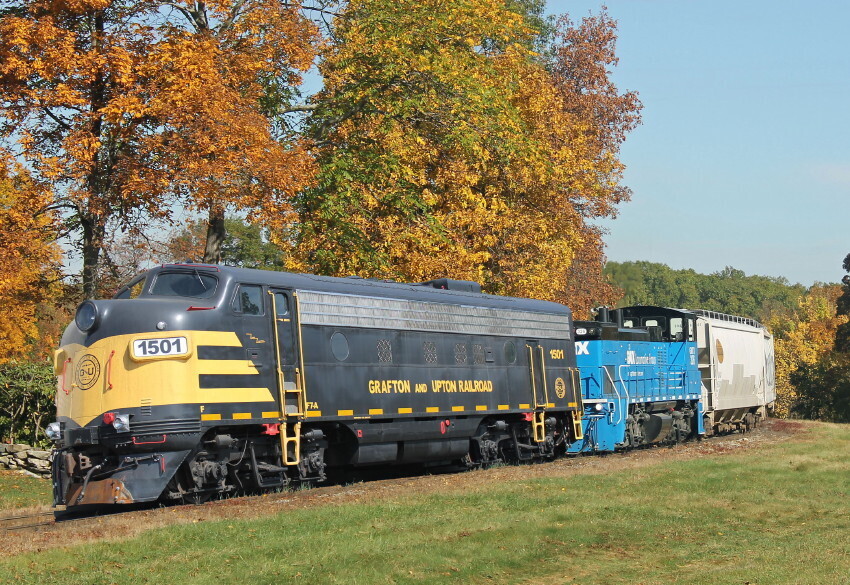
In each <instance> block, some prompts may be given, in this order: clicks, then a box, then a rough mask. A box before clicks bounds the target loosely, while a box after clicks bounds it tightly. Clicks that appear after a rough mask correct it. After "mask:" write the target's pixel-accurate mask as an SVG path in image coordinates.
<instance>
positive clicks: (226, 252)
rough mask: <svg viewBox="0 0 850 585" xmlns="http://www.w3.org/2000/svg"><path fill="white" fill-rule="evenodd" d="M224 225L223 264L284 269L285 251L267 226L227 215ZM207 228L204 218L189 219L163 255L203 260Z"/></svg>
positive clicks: (180, 259)
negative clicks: (273, 240)
mask: <svg viewBox="0 0 850 585" xmlns="http://www.w3.org/2000/svg"><path fill="white" fill-rule="evenodd" d="M224 228H225V236H224V240H223V241H222V244H221V262H222V263H223V264H226V265H227V266H240V267H242V268H260V269H264V270H281V269H283V267H284V256H283V252H282V251H281V249H280V248H279V247H278V246H276V245H274V244H272V243H271V242H269V238H268V230H267V229H266V228H263V227H262V226H260V225H259V224H256V223H250V222H248V221H245V220H243V219H241V218H238V217H228V218H225V220H224ZM206 232H207V226H206V224H205V222H202V221H190V222H189V223H188V224H187V225H186V226H185V227H183V228H181V229H180V230H178V231H176V232H174V233H172V234H171V236H170V238H169V240H168V241H167V242H166V243H165V246H164V250H163V251H162V253H161V254H160V258H162V259H164V260H165V261H168V262H185V261H187V260H190V261H193V262H197V261H200V260H201V259H202V258H203V256H204V248H205V246H206Z"/></svg>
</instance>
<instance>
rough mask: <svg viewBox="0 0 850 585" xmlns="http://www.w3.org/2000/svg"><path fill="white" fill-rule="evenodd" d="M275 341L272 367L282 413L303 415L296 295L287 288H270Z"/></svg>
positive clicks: (283, 414) (283, 415) (285, 415)
mask: <svg viewBox="0 0 850 585" xmlns="http://www.w3.org/2000/svg"><path fill="white" fill-rule="evenodd" d="M269 295H270V297H271V305H272V310H271V315H272V320H273V321H272V327H273V337H274V342H275V367H276V370H277V384H278V395H279V403H280V406H281V408H280V412H281V416H282V417H284V418H286V417H291V416H294V417H301V416H304V411H305V408H304V406H305V404H304V400H303V392H302V391H301V390H302V388H301V386H302V385H301V371H300V369H299V367H298V357H299V348H298V329H297V325H298V324H297V323H296V311H295V296H294V294H293V291H291V290H288V289H276V288H271V289H269Z"/></svg>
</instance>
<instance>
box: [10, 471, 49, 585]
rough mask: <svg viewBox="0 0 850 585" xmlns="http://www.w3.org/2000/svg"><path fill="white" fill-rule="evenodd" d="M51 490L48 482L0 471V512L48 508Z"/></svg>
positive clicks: (15, 472)
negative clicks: (31, 507) (26, 508)
mask: <svg viewBox="0 0 850 585" xmlns="http://www.w3.org/2000/svg"><path fill="white" fill-rule="evenodd" d="M51 489H52V488H51V487H50V482H49V481H48V480H45V479H38V478H35V477H29V476H27V475H24V474H23V473H19V472H17V471H0V511H3V510H10V509H13V508H25V507H29V506H50V505H51V504H52V503H53V494H52V493H51ZM0 515H2V514H0ZM0 579H2V578H0Z"/></svg>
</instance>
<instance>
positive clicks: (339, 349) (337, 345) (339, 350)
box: [331, 331, 349, 362]
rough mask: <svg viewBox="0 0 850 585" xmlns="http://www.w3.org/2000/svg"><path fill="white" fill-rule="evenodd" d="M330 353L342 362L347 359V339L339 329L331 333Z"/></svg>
mask: <svg viewBox="0 0 850 585" xmlns="http://www.w3.org/2000/svg"><path fill="white" fill-rule="evenodd" d="M331 353H333V354H334V357H335V358H336V360H337V361H338V362H344V361H345V360H347V359H348V355H349V350H348V339H346V338H345V335H343V334H342V333H340V332H339V331H337V332H336V333H334V334H333V335H331Z"/></svg>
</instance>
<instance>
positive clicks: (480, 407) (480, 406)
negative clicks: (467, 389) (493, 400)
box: [475, 404, 487, 410]
mask: <svg viewBox="0 0 850 585" xmlns="http://www.w3.org/2000/svg"><path fill="white" fill-rule="evenodd" d="M475 410H487V407H486V406H484V405H483V404H478V405H476V406H475Z"/></svg>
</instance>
